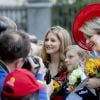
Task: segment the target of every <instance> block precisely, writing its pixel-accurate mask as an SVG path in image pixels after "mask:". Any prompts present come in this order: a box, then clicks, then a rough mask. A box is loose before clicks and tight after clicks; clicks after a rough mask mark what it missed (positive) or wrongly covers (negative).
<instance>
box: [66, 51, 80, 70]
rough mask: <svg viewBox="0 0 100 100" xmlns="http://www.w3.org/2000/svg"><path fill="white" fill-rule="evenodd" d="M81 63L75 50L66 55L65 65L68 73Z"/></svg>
mask: <svg viewBox="0 0 100 100" xmlns="http://www.w3.org/2000/svg"><path fill="white" fill-rule="evenodd" d="M79 63H80V57H79V56H78V54H77V53H76V52H75V51H74V50H69V51H68V52H67V53H66V58H65V64H66V67H67V70H68V71H72V69H73V68H74V67H75V66H77V65H78V64H79Z"/></svg>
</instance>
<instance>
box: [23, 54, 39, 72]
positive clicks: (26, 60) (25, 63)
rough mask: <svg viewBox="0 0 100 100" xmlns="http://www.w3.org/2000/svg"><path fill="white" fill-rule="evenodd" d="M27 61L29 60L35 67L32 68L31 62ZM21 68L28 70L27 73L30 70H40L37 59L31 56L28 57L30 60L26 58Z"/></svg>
mask: <svg viewBox="0 0 100 100" xmlns="http://www.w3.org/2000/svg"><path fill="white" fill-rule="evenodd" d="M29 59H31V60H32V62H33V63H34V64H36V65H37V66H32V64H31V62H30V60H29ZM22 68H25V69H27V70H29V71H32V68H34V69H38V70H39V68H40V63H39V59H38V58H36V57H34V56H32V57H30V58H29V57H26V58H25V61H24V64H23V66H22ZM38 70H37V72H38Z"/></svg>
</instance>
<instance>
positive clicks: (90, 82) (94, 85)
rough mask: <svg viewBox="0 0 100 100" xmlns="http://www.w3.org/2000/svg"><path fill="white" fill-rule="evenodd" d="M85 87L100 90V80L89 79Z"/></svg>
mask: <svg viewBox="0 0 100 100" xmlns="http://www.w3.org/2000/svg"><path fill="white" fill-rule="evenodd" d="M85 85H86V86H87V87H89V88H98V87H100V79H99V78H89V79H88V80H87V81H86V82H85Z"/></svg>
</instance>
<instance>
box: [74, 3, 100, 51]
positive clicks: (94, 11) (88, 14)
mask: <svg viewBox="0 0 100 100" xmlns="http://www.w3.org/2000/svg"><path fill="white" fill-rule="evenodd" d="M96 17H100V3H94V4H90V5H87V6H86V7H84V8H83V9H82V10H81V11H80V12H79V13H78V14H77V16H76V18H75V20H74V23H73V27H72V34H73V37H74V40H75V42H76V43H77V44H78V45H79V46H80V47H82V48H83V49H86V50H89V51H90V50H91V47H90V46H89V44H87V43H86V39H85V37H84V35H83V33H82V32H81V31H80V30H79V29H80V27H81V26H82V25H83V24H84V23H85V22H86V21H89V20H91V19H93V18H96Z"/></svg>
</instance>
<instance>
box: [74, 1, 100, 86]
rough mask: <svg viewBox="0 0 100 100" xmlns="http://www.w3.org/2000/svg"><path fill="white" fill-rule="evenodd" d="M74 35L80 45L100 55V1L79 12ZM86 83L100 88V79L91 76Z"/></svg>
mask: <svg viewBox="0 0 100 100" xmlns="http://www.w3.org/2000/svg"><path fill="white" fill-rule="evenodd" d="M77 36H79V37H77ZM73 37H74V40H75V42H76V43H77V44H78V45H79V46H81V47H82V48H84V49H86V50H89V51H94V52H95V54H96V56H98V57H100V3H95V4H90V5H88V6H86V7H85V8H83V9H82V10H81V11H80V12H79V14H78V15H77V16H76V19H75V21H74V24H73ZM86 85H87V86H88V87H90V88H98V87H100V79H97V78H90V79H89V80H88V81H87V82H86Z"/></svg>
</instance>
